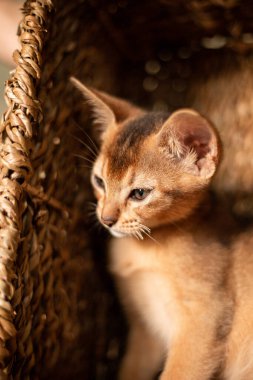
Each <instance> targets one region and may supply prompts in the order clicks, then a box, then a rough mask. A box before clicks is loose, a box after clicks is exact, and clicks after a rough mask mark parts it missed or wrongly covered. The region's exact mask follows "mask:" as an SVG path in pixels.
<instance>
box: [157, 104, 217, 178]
mask: <svg viewBox="0 0 253 380" xmlns="http://www.w3.org/2000/svg"><path fill="white" fill-rule="evenodd" d="M158 136H159V146H160V147H161V148H162V149H163V150H164V151H165V152H166V154H169V156H170V157H174V158H177V159H179V160H180V161H182V163H183V165H184V168H185V169H186V171H187V172H190V173H192V174H194V175H197V176H200V177H202V178H205V179H208V178H211V177H212V176H213V174H214V173H215V170H216V167H217V165H218V161H219V154H220V142H219V138H218V135H217V132H216V131H215V129H214V128H213V127H212V125H211V124H210V123H209V122H208V121H207V120H206V119H205V118H204V117H203V116H201V115H200V114H199V113H198V112H196V111H193V110H191V109H182V110H179V111H176V112H174V113H173V114H172V115H171V116H170V117H169V118H168V119H167V121H166V122H165V123H164V125H163V126H162V129H161V130H160V132H159V134H158Z"/></svg>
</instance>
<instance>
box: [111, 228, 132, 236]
mask: <svg viewBox="0 0 253 380" xmlns="http://www.w3.org/2000/svg"><path fill="white" fill-rule="evenodd" d="M109 232H110V234H111V235H112V236H113V237H116V238H123V237H127V236H128V234H126V233H123V232H119V231H115V230H113V229H109Z"/></svg>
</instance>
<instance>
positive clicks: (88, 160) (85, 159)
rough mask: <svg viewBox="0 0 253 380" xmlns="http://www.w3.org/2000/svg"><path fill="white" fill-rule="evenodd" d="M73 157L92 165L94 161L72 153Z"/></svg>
mask: <svg viewBox="0 0 253 380" xmlns="http://www.w3.org/2000/svg"><path fill="white" fill-rule="evenodd" d="M74 156H75V157H77V158H81V159H82V160H84V161H87V162H90V163H91V164H92V165H93V164H94V161H92V160H90V159H89V158H87V157H85V156H82V155H81V154H76V153H74Z"/></svg>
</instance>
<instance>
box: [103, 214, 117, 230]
mask: <svg viewBox="0 0 253 380" xmlns="http://www.w3.org/2000/svg"><path fill="white" fill-rule="evenodd" d="M101 220H102V222H103V223H104V224H105V225H106V226H108V227H112V226H113V225H114V224H115V223H116V222H117V219H116V218H114V217H112V216H102V217H101Z"/></svg>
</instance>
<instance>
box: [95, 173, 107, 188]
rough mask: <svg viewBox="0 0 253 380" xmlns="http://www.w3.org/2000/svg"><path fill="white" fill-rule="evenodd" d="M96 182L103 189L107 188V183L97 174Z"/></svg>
mask: <svg viewBox="0 0 253 380" xmlns="http://www.w3.org/2000/svg"><path fill="white" fill-rule="evenodd" d="M94 182H95V184H96V185H97V186H98V187H100V188H101V189H105V184H104V181H103V180H102V178H100V177H98V176H97V175H94Z"/></svg>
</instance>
